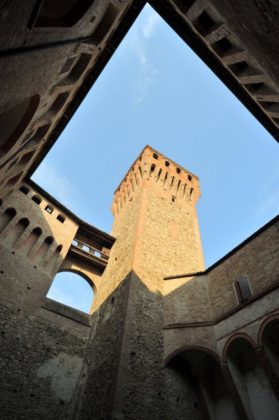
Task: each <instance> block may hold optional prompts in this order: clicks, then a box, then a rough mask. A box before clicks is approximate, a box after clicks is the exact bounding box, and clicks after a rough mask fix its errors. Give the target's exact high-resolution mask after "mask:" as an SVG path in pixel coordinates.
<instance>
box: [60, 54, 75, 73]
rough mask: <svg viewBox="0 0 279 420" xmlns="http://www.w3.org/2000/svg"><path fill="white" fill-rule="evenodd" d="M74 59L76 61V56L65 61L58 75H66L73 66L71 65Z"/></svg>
mask: <svg viewBox="0 0 279 420" xmlns="http://www.w3.org/2000/svg"><path fill="white" fill-rule="evenodd" d="M75 59H76V56H73V57H69V58H68V59H67V60H66V61H65V63H64V64H63V66H62V68H61V71H60V74H63V73H67V72H68V71H69V70H70V68H71V67H72V65H73V63H74V61H75Z"/></svg>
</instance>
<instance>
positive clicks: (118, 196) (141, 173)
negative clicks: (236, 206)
mask: <svg viewBox="0 0 279 420" xmlns="http://www.w3.org/2000/svg"><path fill="white" fill-rule="evenodd" d="M150 181H151V182H152V183H153V185H156V186H158V187H159V188H158V191H159V192H160V193H161V194H163V196H165V197H168V198H169V199H170V200H171V201H172V202H178V203H180V204H183V202H184V203H190V202H192V203H193V204H195V203H196V201H197V200H198V198H199V197H200V188H199V178H198V177H197V176H196V175H194V174H192V173H191V172H190V171H188V170H187V169H185V168H183V167H182V166H181V165H178V164H177V163H176V162H174V161H173V160H171V159H169V158H167V157H166V156H164V155H163V154H162V153H159V152H158V151H157V150H155V149H153V148H152V147H150V146H148V145H147V146H146V147H145V148H144V149H143V151H142V152H141V154H140V155H139V156H138V158H137V159H136V160H135V161H134V163H133V164H132V165H131V167H130V168H129V170H128V172H127V173H126V175H125V177H124V178H123V180H122V181H121V183H120V184H119V186H118V188H117V189H116V190H115V192H114V199H113V205H112V212H113V215H114V216H115V215H117V214H119V213H120V212H121V210H122V209H123V208H124V207H125V204H126V203H127V202H129V201H132V199H133V196H134V194H135V192H136V191H137V190H138V189H139V187H140V186H143V185H147V183H149V184H150Z"/></svg>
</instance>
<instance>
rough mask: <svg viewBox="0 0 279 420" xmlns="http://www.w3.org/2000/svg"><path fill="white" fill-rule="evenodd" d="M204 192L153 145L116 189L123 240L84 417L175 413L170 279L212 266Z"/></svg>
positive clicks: (97, 331) (108, 283) (99, 297)
mask: <svg viewBox="0 0 279 420" xmlns="http://www.w3.org/2000/svg"><path fill="white" fill-rule="evenodd" d="M199 196H200V191H199V182H198V178H197V177H196V176H195V175H193V174H191V173H189V171H187V170H185V169H184V168H182V167H181V166H179V165H177V164H176V163H174V162H173V161H171V160H170V159H167V158H166V157H165V156H163V155H162V154H160V153H158V152H157V151H155V150H154V149H152V148H151V147H150V146H146V147H145V148H144V150H143V151H142V153H141V154H140V156H139V157H138V158H137V159H136V161H135V162H134V163H133V164H132V166H131V167H130V169H129V171H128V172H127V174H126V175H125V177H124V179H123V180H122V182H121V183H120V185H119V186H118V188H117V189H116V191H115V194H114V199H113V205H112V211H113V214H114V217H115V220H114V226H113V232H112V234H113V236H115V238H116V242H115V245H114V247H113V248H112V251H111V254H110V260H109V264H108V266H107V269H106V271H105V273H104V275H103V279H102V285H101V287H100V288H99V290H98V293H97V294H96V298H95V302H94V306H93V322H94V319H95V325H96V326H95V328H93V332H92V337H91V340H90V343H89V345H88V348H87V356H86V360H87V362H86V367H85V369H86V373H84V377H86V378H87V379H86V380H84V384H83V389H84V394H83V400H84V402H83V405H84V408H82V407H80V416H81V417H79V418H82V419H87V418H88V419H89V418H117V419H120V418H121V419H122V418H145V419H147V418H151V417H150V416H152V415H154V416H155V418H161V417H160V416H162V418H163V416H164V413H166V411H165V408H166V404H167V407H168V408H167V412H168V413H169V414H168V416H169V415H170V413H171V411H170V410H171V408H170V402H169V401H168V397H169V396H170V395H171V392H172V391H171V389H172V388H173V392H176V391H175V388H176V387H177V386H178V387H179V385H178V384H176V383H175V381H176V379H175V380H174V379H173V378H166V377H165V373H164V372H163V370H162V369H161V367H162V364H163V324H164V319H163V318H164V316H163V306H164V305H163V301H164V299H163V296H164V280H163V278H164V277H165V276H167V275H169V274H172V273H185V272H186V271H187V272H189V273H193V272H197V271H201V270H203V268H204V265H203V257H202V250H201V243H200V235H199V228H198V221H197V216H196V209H195V204H196V202H197V200H198V198H199ZM104 349H106V350H105V351H104ZM159 384H160V385H159ZM166 388H167V391H166V396H164V392H165V391H164V390H165V389H166ZM180 388H181V386H180ZM96 395H98V401H96ZM94 396H95V397H94ZM191 398H192V397H191V396H188V402H187V403H189V404H190V405H191ZM90 406H91V408H90V409H89V407H90ZM104 407H106V408H104ZM181 409H183V407H182V408H181ZM176 410H177V409H176ZM184 410H185V407H184ZM175 413H176V415H177V411H175ZM195 415H197V411H195ZM87 416H88V417H87ZM92 416H93V417H92ZM168 418H170V417H168ZM193 418H194V417H193Z"/></svg>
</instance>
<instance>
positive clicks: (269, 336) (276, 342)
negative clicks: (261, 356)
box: [262, 319, 279, 377]
mask: <svg viewBox="0 0 279 420" xmlns="http://www.w3.org/2000/svg"><path fill="white" fill-rule="evenodd" d="M262 343H263V347H264V349H265V352H266V354H267V356H268V358H269V360H270V362H271V364H272V366H273V368H274V370H275V372H276V373H277V375H278V377H279V319H276V320H274V321H271V322H270V323H269V324H267V326H266V327H265V329H264V331H263V335H262Z"/></svg>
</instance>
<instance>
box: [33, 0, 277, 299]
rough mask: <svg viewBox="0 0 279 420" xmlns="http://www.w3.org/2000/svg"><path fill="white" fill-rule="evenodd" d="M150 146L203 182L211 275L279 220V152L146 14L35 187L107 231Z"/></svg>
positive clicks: (228, 95)
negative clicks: (115, 201) (122, 190)
mask: <svg viewBox="0 0 279 420" xmlns="http://www.w3.org/2000/svg"><path fill="white" fill-rule="evenodd" d="M146 144H150V146H152V147H154V148H155V149H157V150H159V151H160V152H162V153H163V154H165V155H166V156H168V157H169V158H171V159H172V160H174V161H176V162H177V163H178V164H180V165H182V166H184V167H185V168H186V169H188V170H189V171H191V172H193V173H194V174H196V175H198V176H199V178H200V184H201V191H202V196H201V198H200V200H199V203H198V216H199V222H200V229H201V236H202V243H203V251H204V256H205V262H206V266H207V267H208V266H210V265H212V264H213V263H214V262H215V261H217V260H219V259H220V258H221V257H222V256H223V255H225V254H226V253H227V252H229V251H230V250H231V249H232V248H234V247H235V246H236V245H238V244H239V243H241V242H242V241H243V240H244V239H246V238H247V237H248V236H250V235H251V234H252V233H253V232H255V231H256V230H257V229H258V228H260V227H261V226H262V225H264V224H265V223H266V222H268V221H269V220H270V219H271V218H272V217H274V216H275V215H276V214H277V213H278V203H279V189H278V185H279V165H278V157H279V152H278V145H277V144H276V142H275V141H274V140H273V138H271V136H270V135H269V134H268V132H267V131H266V130H265V129H264V128H263V127H262V126H261V125H260V124H259V123H258V121H257V120H256V119H255V118H254V117H253V116H252V115H251V114H250V113H249V111H247V109H246V108H245V107H244V106H243V105H242V104H241V103H240V102H239V101H238V99H236V98H235V97H234V96H233V94H232V93H231V92H230V91H229V90H228V89H227V88H226V87H225V86H224V85H223V83H222V82H221V81H220V80H219V79H218V78H217V77H216V76H215V75H214V74H213V73H212V72H211V70H209V69H208V68H207V66H206V65H205V64H204V63H203V62H202V61H201V60H200V59H199V58H198V57H197V56H196V55H195V53H193V51H192V50H191V49H190V48H189V47H188V46H187V45H186V44H185V43H184V42H183V41H182V40H181V39H180V38H179V37H178V36H177V35H176V33H175V32H174V31H173V30H172V29H171V28H170V27H169V26H168V25H167V24H166V23H165V22H164V21H163V20H162V19H161V18H160V16H159V15H158V14H156V12H155V11H154V10H153V9H152V8H151V7H150V6H149V5H147V6H145V8H144V9H143V11H142V13H141V14H140V16H139V17H138V19H137V20H136V22H135V23H134V25H133V27H132V28H131V29H130V31H129V33H128V34H127V36H126V37H125V39H124V40H123V42H122V43H121V45H120V47H119V48H118V49H117V51H116V52H115V54H114V55H113V57H112V59H111V60H110V62H109V63H108V64H107V66H106V68H105V69H104V71H103V72H102V74H101V75H100V77H99V79H98V80H97V82H96V83H95V85H94V86H93V88H92V89H91V91H90V92H89V94H88V95H87V97H86V98H85V100H84V101H83V103H82V105H81V106H80V108H79V109H78V111H77V112H76V114H75V115H74V117H73V118H72V120H71V121H70V123H69V124H68V126H67V128H66V129H65V130H64V132H63V133H62V135H61V137H60V139H59V140H58V142H57V143H56V144H55V146H54V147H53V148H52V149H51V151H50V152H49V154H48V155H47V157H46V158H45V159H44V161H43V163H42V164H41V165H40V166H39V168H38V169H37V171H36V172H35V173H34V175H33V177H32V178H33V179H34V181H35V182H37V183H38V184H39V185H41V186H42V187H43V188H44V189H46V190H47V191H48V192H49V193H50V194H52V195H53V196H54V197H55V198H57V199H58V200H59V201H61V202H62V203H63V204H64V205H66V206H67V207H69V209H70V210H72V211H73V212H75V213H76V214H77V215H78V216H79V217H81V218H82V219H84V220H85V221H87V222H88V223H91V224H93V225H95V226H97V227H98V228H100V229H103V230H105V231H107V232H110V230H111V226H112V216H111V213H110V208H111V202H112V197H113V192H114V190H115V188H116V187H117V185H118V184H119V183H120V181H121V180H122V178H123V176H124V175H125V173H126V171H127V169H128V168H129V167H130V165H131V163H132V162H133V160H134V159H135V158H136V157H137V155H138V154H139V153H140V151H141V150H142V149H143V147H144V146H145V145H146ZM75 293H76V292H75ZM64 295H65V293H64ZM64 303H66V302H65V301H64Z"/></svg>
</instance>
